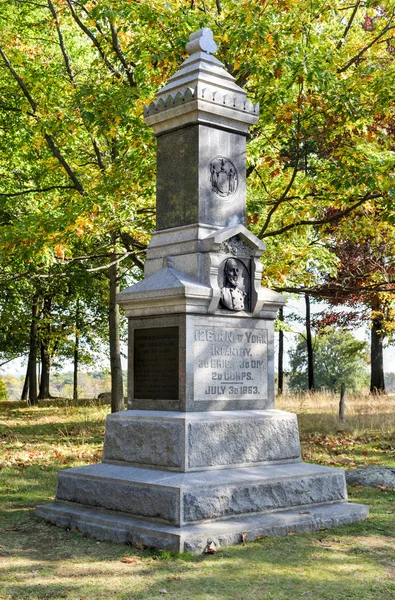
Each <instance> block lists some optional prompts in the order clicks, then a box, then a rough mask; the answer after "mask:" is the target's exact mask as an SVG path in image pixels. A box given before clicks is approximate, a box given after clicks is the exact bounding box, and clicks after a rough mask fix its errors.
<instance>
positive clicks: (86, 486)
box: [56, 464, 179, 524]
mask: <svg viewBox="0 0 395 600" xmlns="http://www.w3.org/2000/svg"><path fill="white" fill-rule="evenodd" d="M143 471H144V472H145V469H132V468H128V467H118V466H115V465H111V466H110V465H103V464H102V465H91V466H89V467H77V468H75V469H66V470H65V471H61V472H60V473H59V478H58V487H57V492H56V498H57V500H62V501H67V502H76V503H78V504H82V505H85V506H90V507H99V508H105V509H108V510H114V511H121V512H124V513H131V514H133V515H138V516H141V517H147V518H152V519H161V520H164V521H166V522H168V523H174V524H178V523H179V502H178V497H179V494H178V492H177V490H176V489H168V488H167V487H166V486H165V485H163V484H162V485H161V486H155V489H152V479H153V478H152V477H144V472H143ZM149 473H150V474H151V475H152V473H154V471H149Z"/></svg>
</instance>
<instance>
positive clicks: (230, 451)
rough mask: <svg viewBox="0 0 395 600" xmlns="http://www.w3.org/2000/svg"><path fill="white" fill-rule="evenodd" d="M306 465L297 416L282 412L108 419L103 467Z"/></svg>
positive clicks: (140, 414) (127, 414)
mask: <svg viewBox="0 0 395 600" xmlns="http://www.w3.org/2000/svg"><path fill="white" fill-rule="evenodd" d="M186 440H188V441H186ZM300 460H301V458H300V443H299V433H298V425H297V420H296V416H295V415H293V414H291V413H286V412H284V411H280V410H267V411H226V412H223V411H222V412H221V411H216V412H214V411H210V412H198V413H182V412H172V411H166V412H164V411H142V410H128V411H123V412H121V413H115V414H112V415H109V416H108V417H107V425H106V436H105V443H104V452H103V462H115V463H128V464H132V465H136V466H142V467H155V468H161V469H169V470H175V471H200V470H205V469H224V468H233V467H243V466H246V467H251V466H258V465H263V464H267V463H270V462H296V461H300Z"/></svg>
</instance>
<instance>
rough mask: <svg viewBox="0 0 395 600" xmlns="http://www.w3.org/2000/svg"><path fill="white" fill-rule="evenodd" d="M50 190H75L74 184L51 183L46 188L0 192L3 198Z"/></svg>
mask: <svg viewBox="0 0 395 600" xmlns="http://www.w3.org/2000/svg"><path fill="white" fill-rule="evenodd" d="M51 190H75V186H74V185H51V186H49V187H46V188H31V189H29V190H23V191H22V192H11V193H8V194H0V197H3V198H14V197H15V196H24V195H25V194H33V193H38V194H40V193H41V192H50V191H51Z"/></svg>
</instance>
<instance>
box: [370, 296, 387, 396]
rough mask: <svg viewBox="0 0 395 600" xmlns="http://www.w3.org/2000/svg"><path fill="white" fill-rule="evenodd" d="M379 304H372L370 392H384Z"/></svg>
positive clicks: (381, 326) (382, 336)
mask: <svg viewBox="0 0 395 600" xmlns="http://www.w3.org/2000/svg"><path fill="white" fill-rule="evenodd" d="M379 308H380V306H379V305H378V303H375V305H374V306H373V313H374V314H373V318H372V330H371V334H370V393H371V394H385V381H384V358H383V343H384V337H385V335H384V327H383V318H382V316H381V315H380V314H378V310H379Z"/></svg>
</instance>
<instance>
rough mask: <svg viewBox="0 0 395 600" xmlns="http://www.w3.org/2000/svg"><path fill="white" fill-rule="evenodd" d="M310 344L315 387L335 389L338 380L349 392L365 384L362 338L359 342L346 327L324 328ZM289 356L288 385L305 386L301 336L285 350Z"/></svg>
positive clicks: (363, 344) (303, 348) (365, 356)
mask: <svg viewBox="0 0 395 600" xmlns="http://www.w3.org/2000/svg"><path fill="white" fill-rule="evenodd" d="M313 347H314V378H315V385H316V389H321V388H327V389H329V390H334V391H335V390H336V391H338V390H339V389H340V386H341V384H342V383H344V384H345V386H346V389H347V390H348V391H352V392H358V391H361V390H362V389H363V388H364V387H366V385H367V380H368V379H367V373H366V365H367V350H366V342H360V341H359V340H357V339H356V338H355V337H354V336H353V335H352V334H351V333H350V332H348V331H339V330H335V329H330V328H327V329H325V330H323V331H322V332H321V333H320V334H319V335H317V336H316V337H315V338H314V339H313ZM289 357H290V366H291V372H290V376H289V387H290V389H291V390H295V391H300V390H305V389H307V346H306V340H305V339H304V338H303V337H302V336H301V339H300V341H299V342H298V344H297V346H296V348H294V349H291V350H290V351H289Z"/></svg>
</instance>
